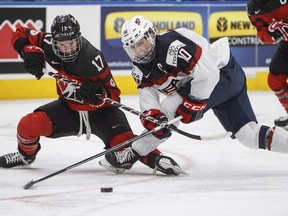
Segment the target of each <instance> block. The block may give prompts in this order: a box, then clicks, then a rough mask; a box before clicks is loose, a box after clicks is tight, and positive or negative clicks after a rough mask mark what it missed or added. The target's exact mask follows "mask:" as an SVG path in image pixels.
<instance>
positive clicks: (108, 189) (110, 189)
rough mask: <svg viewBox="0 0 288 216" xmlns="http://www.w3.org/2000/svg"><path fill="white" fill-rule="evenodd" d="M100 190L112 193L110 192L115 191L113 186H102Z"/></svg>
mask: <svg viewBox="0 0 288 216" xmlns="http://www.w3.org/2000/svg"><path fill="white" fill-rule="evenodd" d="M100 191H101V192H102V193H110V192H113V188H112V187H102V188H101V190H100Z"/></svg>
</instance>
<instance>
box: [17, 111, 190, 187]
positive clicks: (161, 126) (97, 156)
mask: <svg viewBox="0 0 288 216" xmlns="http://www.w3.org/2000/svg"><path fill="white" fill-rule="evenodd" d="M179 120H180V116H178V117H176V118H174V119H172V120H171V121H169V122H168V124H173V123H175V122H177V121H179ZM164 125H165V124H162V125H159V126H157V127H155V128H154V129H153V130H150V131H147V132H145V133H143V134H140V135H138V136H135V137H133V138H131V139H129V140H126V141H124V142H122V143H119V144H118V145H115V146H113V147H111V148H109V149H107V150H105V151H103V152H100V153H98V154H96V155H94V156H91V157H89V158H87V159H84V160H82V161H80V162H78V163H75V164H72V165H70V166H68V167H66V168H64V169H61V170H59V171H57V172H54V173H52V174H50V175H47V176H45V177H43V178H40V179H38V180H35V181H34V180H32V181H30V182H29V183H27V184H25V185H24V186H23V188H24V189H25V190H27V189H29V188H31V187H32V186H33V185H34V184H37V183H39V182H42V181H44V180H46V179H48V178H51V177H53V176H56V175H58V174H60V173H63V172H66V171H68V170H70V169H72V168H74V167H77V166H79V165H81V164H84V163H87V162H88V161H91V160H94V159H96V158H99V157H101V156H103V155H105V154H107V153H108V152H112V151H114V150H117V149H119V148H122V147H125V146H126V145H128V144H130V143H132V142H135V141H136V140H139V139H141V138H143V137H146V136H148V135H149V134H152V133H154V132H156V131H158V130H161V129H162V128H163V127H164ZM183 173H185V172H183Z"/></svg>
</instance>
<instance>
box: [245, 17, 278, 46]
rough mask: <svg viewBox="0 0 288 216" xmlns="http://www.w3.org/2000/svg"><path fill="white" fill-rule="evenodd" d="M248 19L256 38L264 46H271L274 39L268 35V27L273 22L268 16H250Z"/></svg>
mask: <svg viewBox="0 0 288 216" xmlns="http://www.w3.org/2000/svg"><path fill="white" fill-rule="evenodd" d="M249 19H250V21H251V23H252V25H253V26H254V27H255V28H256V30H257V36H258V38H259V39H260V40H261V41H262V42H263V43H266V44H272V43H274V39H273V38H272V37H271V36H270V35H269V33H268V26H269V25H270V23H272V22H273V20H272V19H271V18H270V17H269V16H265V15H260V16H257V15H254V14H253V15H250V16H249Z"/></svg>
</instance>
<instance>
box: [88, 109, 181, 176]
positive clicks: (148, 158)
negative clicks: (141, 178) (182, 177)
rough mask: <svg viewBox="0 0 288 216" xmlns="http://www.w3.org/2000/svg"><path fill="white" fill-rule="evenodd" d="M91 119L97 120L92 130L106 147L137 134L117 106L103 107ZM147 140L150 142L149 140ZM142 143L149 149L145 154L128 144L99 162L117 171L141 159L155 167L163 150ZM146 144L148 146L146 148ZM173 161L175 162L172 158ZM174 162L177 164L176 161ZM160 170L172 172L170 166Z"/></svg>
mask: <svg viewBox="0 0 288 216" xmlns="http://www.w3.org/2000/svg"><path fill="white" fill-rule="evenodd" d="M104 117H105V118H104ZM91 119H95V121H93V120H92V122H93V123H91V127H92V132H93V133H95V134H96V135H97V136H98V137H99V138H100V139H102V140H103V142H104V143H105V145H106V148H110V147H113V146H115V145H118V144H119V143H122V142H124V141H126V140H128V139H131V138H133V137H134V136H135V134H134V133H133V132H132V130H131V128H130V125H129V123H128V121H127V118H126V116H125V114H124V113H123V111H121V110H120V109H118V108H116V107H109V108H105V109H102V110H101V111H97V112H94V113H93V114H92V115H90V121H91ZM96 120H97V121H96ZM99 122H100V124H99ZM153 137H154V136H153ZM147 141H148V142H149V140H147ZM142 144H143V145H144V149H147V148H148V149H149V150H148V152H147V153H145V154H143V155H142V154H141V153H139V152H137V151H136V150H135V149H134V148H132V146H128V147H126V148H122V149H119V150H117V151H114V152H110V153H107V154H106V155H105V157H104V158H103V159H101V160H100V161H99V164H100V165H101V166H103V167H104V168H106V169H108V170H110V171H113V172H115V173H123V172H124V171H125V170H127V169H130V168H131V167H132V166H133V165H134V164H135V162H136V161H138V160H140V161H141V162H142V163H144V164H145V165H147V166H149V167H150V168H152V169H155V167H156V166H157V165H158V164H159V160H160V158H161V157H160V158H157V157H158V156H162V154H161V152H160V151H158V150H157V149H156V148H154V147H153V148H152V149H150V148H149V143H146V142H143V143H142ZM146 145H147V146H146ZM145 146H146V147H147V148H145ZM162 157H164V156H162ZM156 159H157V160H156ZM171 161H172V163H174V160H173V159H172V158H171ZM174 164H176V162H175V163H174ZM158 170H160V169H158ZM160 171H161V172H163V173H166V174H172V172H171V170H170V169H168V168H167V169H164V168H162V169H161V170H160Z"/></svg>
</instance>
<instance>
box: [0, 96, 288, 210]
mask: <svg viewBox="0 0 288 216" xmlns="http://www.w3.org/2000/svg"><path fill="white" fill-rule="evenodd" d="M249 96H250V99H251V103H252V106H253V107H254V110H255V113H256V115H257V117H258V121H259V122H260V123H262V124H266V125H270V126H271V125H273V121H274V119H275V118H277V117H279V116H281V115H284V114H285V112H284V110H283V108H282V107H281V105H280V104H279V102H278V101H277V99H276V97H275V96H274V95H273V93H272V92H269V91H265V92H249ZM49 101H51V99H45V100H43V99H41V100H20V101H0V119H1V120H0V137H1V138H0V146H1V148H0V155H3V154H6V153H10V152H13V151H15V150H16V137H15V134H16V127H17V123H18V121H19V120H20V118H21V117H22V116H24V115H25V114H27V113H29V112H32V111H33V109H34V108H37V107H38V106H40V105H42V104H44V103H47V102H49ZM122 103H123V104H126V105H128V106H130V107H133V108H138V107H139V106H138V100H137V96H122ZM126 114H127V117H128V119H129V122H130V123H131V126H132V128H133V129H134V131H135V132H136V133H137V134H139V133H140V132H141V131H142V126H141V124H140V122H139V119H138V117H137V116H134V115H133V114H131V113H126ZM180 129H181V130H185V131H187V132H190V133H193V134H200V135H210V134H217V133H220V132H223V131H224V130H223V128H222V126H221V125H220V123H219V122H218V121H217V119H216V118H215V117H214V115H213V113H212V112H210V111H209V112H208V113H206V115H205V117H204V118H203V119H202V120H200V121H198V122H195V123H193V124H190V125H183V124H182V125H181V126H180ZM41 145H42V149H41V151H40V152H39V154H38V156H37V160H36V161H35V162H34V163H33V164H32V166H31V167H29V168H13V169H0V214H1V215H2V216H4V215H5V216H16V215H17V216H18V215H19V216H30V215H33V216H53V215H56V216H58V215H61V216H72V215H73V216H74V215H75V216H78V215H79V216H148V215H149V216H159V215H162V216H179V215H181V216H286V215H288V155H285V154H280V153H273V152H267V151H263V150H251V149H248V148H246V147H244V146H242V145H241V144H240V143H239V142H238V141H237V140H232V139H230V138H225V139H221V140H217V141H196V140H192V139H189V138H187V137H184V136H182V135H179V134H177V133H173V136H172V137H171V138H170V139H169V140H168V141H167V142H166V143H164V144H162V145H161V146H160V149H161V150H162V151H163V153H164V154H166V155H169V156H171V157H173V158H174V159H175V160H176V161H177V162H178V163H179V165H180V166H181V167H182V168H183V169H184V170H185V171H186V172H187V173H188V174H189V175H182V176H176V177H175V176H174V177H172V176H165V175H162V174H160V173H158V174H156V175H153V174H152V170H151V169H149V168H148V167H146V166H144V165H143V164H141V163H140V162H137V163H136V164H135V166H134V167H133V168H132V169H131V170H129V171H127V172H126V173H124V174H122V175H121V174H120V175H117V174H114V173H110V172H109V171H107V170H105V169H103V168H102V167H100V166H99V165H98V160H99V159H100V158H97V159H95V160H92V161H90V162H87V163H85V164H82V165H80V166H78V167H75V168H73V169H70V170H68V171H66V172H64V173H61V174H59V175H56V176H54V177H51V178H49V179H46V180H44V181H41V182H39V183H37V184H35V185H33V186H32V187H31V188H30V189H28V190H24V189H23V186H24V185H25V184H26V183H28V182H30V181H31V180H32V179H34V180H37V179H40V178H43V177H44V176H47V175H49V174H51V173H54V172H56V171H58V170H61V169H63V168H65V167H68V166H70V165H72V164H74V163H77V162H79V161H81V160H83V159H86V158H89V157H90V156H93V155H95V154H98V153H100V152H102V151H104V149H103V146H104V145H103V143H102V142H101V141H100V140H99V139H98V138H96V137H95V136H92V138H91V139H90V140H89V141H86V140H85V136H84V135H82V136H81V137H66V138H59V139H49V138H45V137H44V138H41ZM101 187H113V189H114V191H113V192H112V193H101V192H100V188H101Z"/></svg>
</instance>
